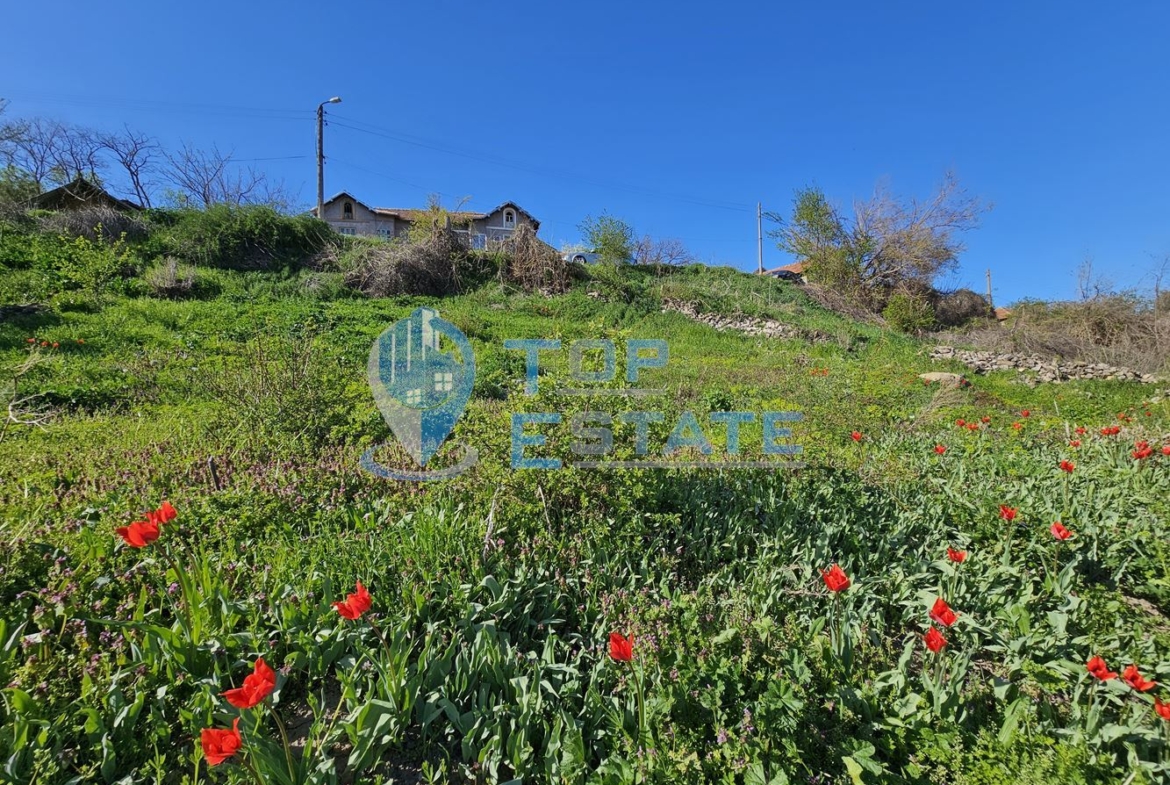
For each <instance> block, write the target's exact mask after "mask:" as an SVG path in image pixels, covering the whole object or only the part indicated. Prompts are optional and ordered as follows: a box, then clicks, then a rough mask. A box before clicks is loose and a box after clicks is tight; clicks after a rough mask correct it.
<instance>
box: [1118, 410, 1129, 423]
mask: <svg viewBox="0 0 1170 785" xmlns="http://www.w3.org/2000/svg"><path fill="white" fill-rule="evenodd" d="M1117 419H1119V420H1121V421H1122V422H1125V421H1126V420H1128V419H1129V415H1128V414H1126V413H1125V412H1118V413H1117Z"/></svg>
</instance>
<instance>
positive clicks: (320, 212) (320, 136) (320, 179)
mask: <svg viewBox="0 0 1170 785" xmlns="http://www.w3.org/2000/svg"><path fill="white" fill-rule="evenodd" d="M339 103H341V99H340V98H338V97H337V96H333V97H332V98H330V99H329V100H328V101H322V102H321V103H319V104H318V105H317V217H318V218H320V219H321V220H322V221H324V220H325V141H324V140H325V104H339Z"/></svg>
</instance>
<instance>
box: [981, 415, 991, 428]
mask: <svg viewBox="0 0 1170 785" xmlns="http://www.w3.org/2000/svg"><path fill="white" fill-rule="evenodd" d="M979 420H980V422H982V423H983V424H984V425H986V424H987V423H989V422H991V418H990V417H988V416H987V415H986V414H985V415H983V416H982V417H980V418H979Z"/></svg>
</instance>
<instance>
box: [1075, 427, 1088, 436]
mask: <svg viewBox="0 0 1170 785" xmlns="http://www.w3.org/2000/svg"><path fill="white" fill-rule="evenodd" d="M1088 431H1089V429H1088V428H1086V427H1085V426H1083V425H1078V426H1077V436H1084V435H1085V434H1086V433H1088Z"/></svg>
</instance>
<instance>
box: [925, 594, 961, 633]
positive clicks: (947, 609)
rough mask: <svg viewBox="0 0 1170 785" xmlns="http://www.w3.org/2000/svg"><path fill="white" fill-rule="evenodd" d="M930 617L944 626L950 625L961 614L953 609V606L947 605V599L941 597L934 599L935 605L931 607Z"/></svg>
mask: <svg viewBox="0 0 1170 785" xmlns="http://www.w3.org/2000/svg"><path fill="white" fill-rule="evenodd" d="M930 618H931V619H932V620H934V621H936V622H938V623H939V624H941V625H942V626H944V627H950V626H951V625H952V624H954V623H955V620H956V619H958V618H959V615H958V614H957V613H955V612H954V611H953V610H951V606H949V605H947V602H946V600H944V599H943V598H942V597H939V598H938V599H936V600H935V601H934V607H933V608H931V609H930Z"/></svg>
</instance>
